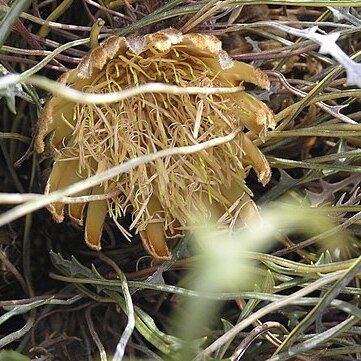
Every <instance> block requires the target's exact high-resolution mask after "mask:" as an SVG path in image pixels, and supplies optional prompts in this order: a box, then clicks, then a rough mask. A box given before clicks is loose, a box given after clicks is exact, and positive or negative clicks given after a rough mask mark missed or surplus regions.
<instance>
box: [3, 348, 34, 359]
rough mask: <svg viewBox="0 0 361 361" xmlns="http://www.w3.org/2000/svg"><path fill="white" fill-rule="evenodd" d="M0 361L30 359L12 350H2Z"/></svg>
mask: <svg viewBox="0 0 361 361" xmlns="http://www.w3.org/2000/svg"><path fill="white" fill-rule="evenodd" d="M0 361H30V358H29V357H27V356H24V355H22V354H20V353H19V352H16V351H13V350H2V351H0Z"/></svg>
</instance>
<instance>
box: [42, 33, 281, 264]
mask: <svg viewBox="0 0 361 361" xmlns="http://www.w3.org/2000/svg"><path fill="white" fill-rule="evenodd" d="M59 81H60V82H61V83H63V84H67V85H68V86H69V87H71V88H74V89H77V90H82V91H84V92H95V93H107V92H113V91H119V90H122V89H126V88H130V87H134V86H137V85H140V84H145V83H149V82H162V83H167V84H175V85H178V86H181V87H188V86H204V87H235V86H239V85H240V84H242V83H243V82H249V83H253V84H255V85H258V86H260V87H262V88H266V89H267V88H268V87H269V81H268V79H267V77H266V75H265V74H264V73H263V72H261V71H260V70H259V69H256V68H254V67H252V66H250V65H248V64H245V63H242V62H237V61H232V60H231V59H230V58H229V56H228V55H227V53H226V52H224V51H223V50H222V48H221V43H220V41H219V40H218V39H217V38H215V37H214V36H211V35H205V34H187V35H182V34H181V33H180V32H178V31H176V30H172V29H168V30H164V31H160V32H157V33H154V34H149V35H146V36H143V37H133V38H123V37H116V36H112V37H110V38H108V39H107V40H106V41H104V42H103V43H102V44H101V45H100V46H98V47H97V48H95V49H93V50H92V51H91V52H90V54H89V55H88V56H87V57H85V58H84V59H83V60H82V61H81V63H80V64H79V66H78V67H77V68H76V69H74V70H71V71H69V72H68V73H66V74H64V75H63V76H62V77H61V78H60V79H59ZM272 127H274V116H273V113H272V112H271V111H270V109H269V108H268V107H267V106H266V105H265V104H263V103H262V102H261V101H259V100H257V99H256V98H254V97H253V96H251V95H250V94H248V93H247V92H245V91H238V92H236V93H227V94H216V95H188V94H187V95H179V94H160V93H156V92H155V93H148V94H141V95H137V96H133V97H131V98H128V99H126V100H123V101H120V102H115V103H111V104H101V105H86V104H75V103H69V101H66V100H64V99H62V98H61V97H53V98H52V99H50V100H49V102H48V103H47V104H46V106H45V108H44V110H43V112H42V116H41V119H40V122H39V131H38V134H37V136H36V150H37V151H38V152H43V150H44V138H45V137H46V136H47V135H48V134H50V133H51V140H50V142H51V145H52V147H53V148H54V149H55V150H56V153H57V155H56V159H55V163H54V165H53V169H52V172H51V175H50V177H49V180H48V183H47V186H46V193H48V192H52V191H55V190H57V189H60V188H62V187H65V186H67V185H69V184H72V183H74V182H77V181H79V180H81V179H84V178H85V177H88V176H90V175H94V174H96V173H99V172H102V171H104V170H105V169H108V168H110V167H112V166H114V165H117V164H120V163H122V162H124V161H126V160H129V159H132V158H134V157H139V156H142V155H146V154H148V153H150V152H154V151H157V150H161V149H165V148H169V147H176V146H185V145H192V144H196V143H199V142H203V141H206V140H210V139H212V138H216V137H219V136H224V135H227V134H229V133H230V132H232V131H234V130H236V129H240V130H244V131H246V130H247V131H250V132H251V133H252V134H253V135H256V136H258V137H259V138H261V139H262V138H264V136H265V134H266V132H267V129H268V128H272ZM244 131H240V132H239V134H238V136H237V137H236V138H235V139H234V140H233V141H231V142H228V143H226V144H223V145H219V146H216V147H213V148H209V149H207V150H203V151H201V152H198V153H194V154H191V155H179V156H172V157H165V158H163V159H159V160H157V161H154V162H152V163H150V164H146V165H143V166H140V167H138V168H136V169H132V170H130V171H128V172H127V173H124V174H121V175H119V176H118V177H117V178H114V179H112V180H111V181H108V182H104V183H103V184H101V185H99V186H96V187H94V188H93V189H89V190H88V191H86V192H82V193H81V194H78V195H89V194H92V195H94V194H103V193H111V192H114V191H116V190H120V191H121V194H120V195H118V196H115V197H113V198H111V199H108V200H101V201H93V202H89V204H88V205H87V209H86V223H85V240H86V243H87V244H88V245H89V247H91V248H92V249H96V250H99V249H100V247H101V246H100V239H101V234H102V229H103V224H104V219H105V217H106V214H107V213H109V215H110V216H111V217H112V218H113V219H114V220H115V221H116V223H117V224H119V223H118V222H117V219H118V218H119V217H122V216H123V215H124V214H125V213H126V212H131V213H132V215H133V223H132V225H131V228H135V229H136V230H138V231H139V232H140V235H141V237H142V239H143V241H144V244H145V245H146V247H147V248H148V250H149V252H151V253H152V254H153V255H154V256H156V257H158V258H167V257H169V251H168V248H167V246H166V244H165V238H166V237H171V236H174V235H176V234H179V231H180V230H183V229H186V228H187V227H189V226H190V225H191V223H192V217H194V215H195V214H203V216H204V214H207V215H210V216H212V217H213V218H216V219H218V223H219V224H220V225H225V226H227V227H229V228H233V227H234V226H237V227H239V226H242V225H244V224H247V222H249V220H250V219H251V218H252V217H254V216H255V215H256V214H257V208H256V206H255V204H254V202H253V201H252V199H251V197H250V196H251V192H250V190H249V189H248V188H247V187H246V185H245V178H246V176H247V173H248V171H249V169H250V168H251V167H252V168H253V169H254V170H255V172H256V173H257V175H258V179H259V181H260V182H261V183H262V184H266V183H267V182H268V180H269V178H270V167H269V164H268V162H267V161H266V159H265V157H264V155H263V154H262V153H261V152H260V150H259V149H258V148H257V147H256V146H255V145H254V143H253V142H252V141H251V140H250V138H249V137H248V136H247V135H246V133H245V132H244ZM85 206H86V205H85V204H84V203H77V204H70V205H69V206H68V211H69V215H70V217H71V218H72V219H73V220H74V221H75V222H77V223H79V224H82V222H83V213H84V209H85ZM64 207H65V205H64V204H62V203H54V204H51V205H50V206H49V210H50V211H51V213H52V214H53V217H54V219H55V220H56V221H58V222H61V221H62V220H63V218H64Z"/></svg>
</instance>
